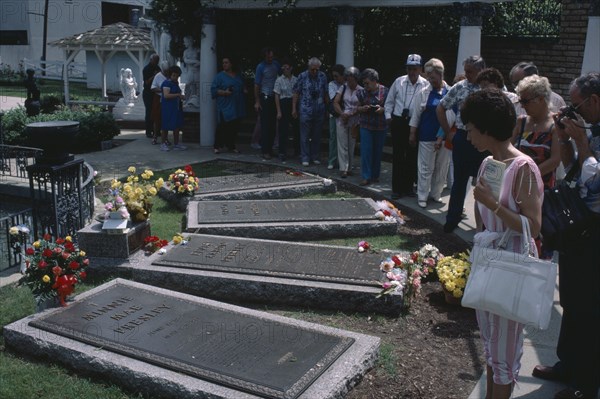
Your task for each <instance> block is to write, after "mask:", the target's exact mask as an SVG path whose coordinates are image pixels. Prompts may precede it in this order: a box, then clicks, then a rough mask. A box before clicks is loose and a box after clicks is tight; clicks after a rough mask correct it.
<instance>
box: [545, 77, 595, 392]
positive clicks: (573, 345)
mask: <svg viewBox="0 0 600 399" xmlns="http://www.w3.org/2000/svg"><path fill="white" fill-rule="evenodd" d="M569 95H570V97H571V103H572V105H571V106H570V107H566V108H563V109H561V111H560V112H559V113H558V114H556V115H555V116H554V120H555V123H556V126H557V129H556V131H557V132H558V135H559V138H560V142H561V156H562V161H563V163H564V165H565V167H566V169H567V170H568V169H570V168H573V167H576V168H579V172H578V175H579V176H578V179H577V187H578V188H579V194H580V196H581V198H582V199H583V201H584V202H585V203H586V205H587V206H588V208H589V209H590V210H591V211H592V213H593V215H595V218H594V220H591V221H590V225H589V227H588V228H587V230H586V231H584V232H583V233H581V234H580V235H578V236H577V237H573V238H572V239H570V240H568V241H569V242H568V244H567V247H566V248H565V249H564V250H563V251H561V252H560V253H559V260H558V263H559V265H560V267H559V276H558V278H559V292H560V305H561V306H562V308H563V315H562V319H561V325H560V335H559V337H558V346H557V348H556V354H557V355H558V358H559V361H558V362H557V363H556V364H555V365H554V366H551V367H550V366H541V365H538V366H536V367H535V368H534V370H533V376H534V377H538V378H542V379H546V380H554V381H562V382H564V383H566V384H567V385H568V388H566V389H563V390H562V391H560V392H558V393H557V394H556V395H555V396H554V398H555V399H570V398H590V399H596V397H597V395H598V388H599V387H600V334H598V330H597V329H596V328H594V327H592V324H591V323H594V321H593V320H596V322H597V321H598V320H600V245H598V244H599V243H600V74H599V73H598V72H592V73H588V74H586V75H583V76H581V77H579V78H577V79H575V80H574V81H573V83H571V88H570V90H569ZM575 113H577V114H579V115H581V117H582V118H583V120H584V121H585V122H587V123H590V124H591V125H592V126H591V128H589V130H590V132H589V133H587V130H588V128H586V127H584V125H583V122H582V121H581V120H580V119H578V118H577V115H575Z"/></svg>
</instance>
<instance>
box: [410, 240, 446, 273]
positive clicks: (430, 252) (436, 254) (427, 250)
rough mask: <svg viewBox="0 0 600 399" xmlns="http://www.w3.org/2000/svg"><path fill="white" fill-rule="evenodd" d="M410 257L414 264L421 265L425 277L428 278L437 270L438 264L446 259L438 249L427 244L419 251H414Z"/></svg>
mask: <svg viewBox="0 0 600 399" xmlns="http://www.w3.org/2000/svg"><path fill="white" fill-rule="evenodd" d="M410 257H411V258H412V260H413V262H415V263H417V264H419V265H421V269H422V271H423V277H427V276H428V275H429V274H430V273H432V272H433V271H434V270H435V266H436V265H437V263H438V262H439V261H440V259H442V258H443V257H444V255H442V254H441V252H440V250H439V249H437V247H435V246H433V245H431V244H425V245H423V246H422V247H421V248H419V250H418V251H414V252H413V253H412V254H411V255H410Z"/></svg>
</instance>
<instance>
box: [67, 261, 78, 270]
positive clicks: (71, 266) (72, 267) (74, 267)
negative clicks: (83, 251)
mask: <svg viewBox="0 0 600 399" xmlns="http://www.w3.org/2000/svg"><path fill="white" fill-rule="evenodd" d="M69 267H70V268H71V269H73V270H77V269H79V262H76V261H74V260H72V261H71V263H69Z"/></svg>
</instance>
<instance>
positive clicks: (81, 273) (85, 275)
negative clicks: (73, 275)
mask: <svg viewBox="0 0 600 399" xmlns="http://www.w3.org/2000/svg"><path fill="white" fill-rule="evenodd" d="M79 277H80V278H81V279H82V280H85V278H86V277H87V273H86V272H85V271H82V272H80V273H79Z"/></svg>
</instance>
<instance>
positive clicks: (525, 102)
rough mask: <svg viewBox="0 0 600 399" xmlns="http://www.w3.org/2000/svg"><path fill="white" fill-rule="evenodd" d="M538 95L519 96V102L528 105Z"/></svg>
mask: <svg viewBox="0 0 600 399" xmlns="http://www.w3.org/2000/svg"><path fill="white" fill-rule="evenodd" d="M536 98H537V97H531V98H519V104H521V105H527V104H529V103H530V102H532V101H533V100H535V99H536Z"/></svg>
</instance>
